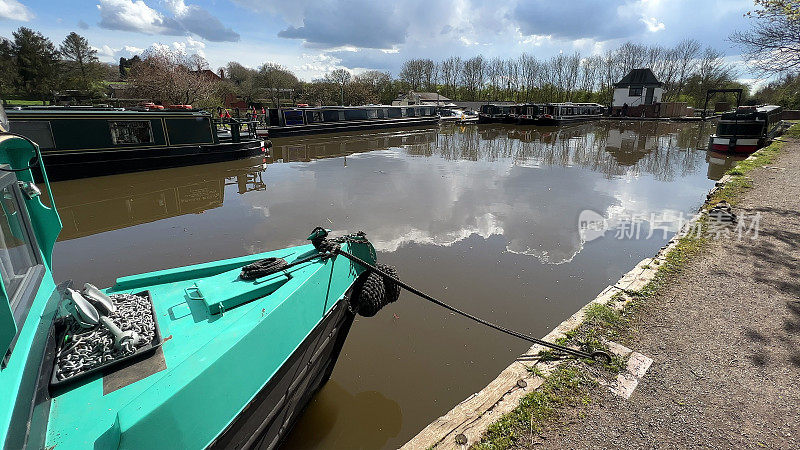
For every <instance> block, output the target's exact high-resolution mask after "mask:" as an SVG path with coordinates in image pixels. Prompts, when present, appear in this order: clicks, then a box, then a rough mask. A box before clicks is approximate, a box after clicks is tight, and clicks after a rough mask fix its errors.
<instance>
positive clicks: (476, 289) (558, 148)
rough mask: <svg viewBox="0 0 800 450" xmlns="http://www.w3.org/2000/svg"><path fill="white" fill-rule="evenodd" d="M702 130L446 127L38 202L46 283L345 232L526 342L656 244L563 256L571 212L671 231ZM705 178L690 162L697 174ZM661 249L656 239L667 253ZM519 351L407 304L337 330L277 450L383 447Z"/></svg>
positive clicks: (697, 179) (152, 175)
mask: <svg viewBox="0 0 800 450" xmlns="http://www.w3.org/2000/svg"><path fill="white" fill-rule="evenodd" d="M710 128H711V127H707V128H705V129H704V128H703V127H702V126H700V125H698V124H692V123H664V122H598V123H588V124H580V125H576V126H570V127H561V128H536V127H517V126H505V125H486V126H484V125H470V126H459V125H447V126H442V127H441V128H438V127H431V128H416V129H404V130H392V131H382V132H375V131H369V132H360V133H349V134H334V135H322V136H310V137H297V138H280V139H275V140H274V142H273V144H274V147H273V149H272V154H271V156H270V157H269V158H267V160H266V163H267V164H262V163H263V162H264V161H262V160H261V159H252V160H246V161H234V162H229V163H220V164H207V165H200V166H192V167H184V168H179V169H167V170H160V171H152V172H143V173H133V174H125V175H115V176H109V177H100V178H94V179H85V180H74V181H69V182H61V183H55V184H54V185H53V191H54V195H55V198H56V202H57V204H58V206H59V209H60V211H61V213H62V217H63V218H64V222H65V228H64V232H63V234H62V236H61V240H60V241H59V242H58V244H57V245H56V249H55V253H56V255H55V257H54V261H55V264H56V267H55V273H56V277H57V278H59V279H74V280H76V281H77V282H78V283H82V282H85V281H89V282H93V283H95V284H98V285H104V286H105V285H110V284H112V283H113V280H114V279H115V278H116V277H118V276H120V275H127V274H131V273H140V272H145V271H151V270H158V269H164V268H169V267H176V266H181V265H187V264H193V263H200V262H205V261H211V260H216V259H222V258H228V257H235V256H240V255H242V254H245V253H254V252H259V251H266V250H271V249H276V248H282V247H285V246H289V245H296V244H300V243H303V242H304V240H305V236H307V235H308V232H309V231H310V230H311V229H312V228H313V227H315V226H318V225H324V226H325V227H326V228H331V229H333V230H335V232H336V233H344V232H353V231H358V230H364V231H365V232H366V233H367V235H368V237H369V238H370V240H371V241H372V242H373V243H374V245H375V247H376V248H377V249H378V251H379V255H378V257H379V259H380V260H381V261H382V262H386V263H388V264H392V265H395V266H396V267H397V268H398V270H399V272H400V274H401V276H402V277H403V278H404V279H405V280H406V281H409V282H411V283H412V284H414V285H415V286H417V287H419V288H420V289H422V290H424V291H426V292H429V293H430V294H432V295H434V296H436V297H441V298H443V299H446V300H448V301H449V302H452V303H453V304H455V305H456V306H458V307H460V308H462V309H464V310H467V311H469V312H472V313H474V314H477V315H479V316H482V317H486V318H487V319H489V320H492V321H495V322H498V323H502V324H505V325H507V326H509V327H511V328H514V329H520V330H524V331H527V332H529V333H531V334H533V335H536V336H542V335H544V334H546V333H547V332H548V331H549V330H550V329H552V327H553V326H555V325H556V324H557V323H559V322H560V321H561V320H563V319H564V318H566V317H568V316H569V315H570V314H572V313H573V312H574V311H575V310H577V309H578V308H580V307H581V306H582V305H583V304H584V303H585V302H586V300H587V299H589V298H592V297H593V296H594V295H596V294H597V292H599V291H601V290H602V289H603V288H604V287H605V286H606V285H608V284H609V283H610V282H612V280H616V279H617V278H618V277H619V276H620V275H621V274H622V273H624V272H626V271H627V270H628V269H629V268H630V267H632V266H633V265H634V264H635V263H637V262H638V261H640V260H641V259H643V258H645V257H648V256H652V254H653V253H655V252H656V251H657V250H658V248H659V247H660V246H662V245H663V244H664V242H665V238H664V236H663V235H662V234H661V233H656V234H655V236H654V237H653V238H651V239H639V240H631V239H615V236H614V233H613V232H611V231H610V232H609V233H607V234H606V236H605V237H603V238H600V239H597V240H593V241H591V242H590V243H585V242H583V240H582V238H581V234H580V232H579V227H578V217H579V215H580V213H581V211H584V210H592V211H597V212H598V213H600V214H601V215H603V216H605V217H607V218H609V219H613V220H610V221H609V222H613V223H618V222H620V221H621V220H622V219H624V218H625V217H631V216H633V215H637V216H639V217H642V216H644V217H646V216H648V215H650V214H653V213H658V214H661V213H664V212H667V213H671V214H672V213H676V214H677V213H681V214H688V213H691V212H693V211H695V210H696V208H697V207H698V206H699V205H700V203H701V202H702V200H703V198H704V194H705V192H706V191H707V190H708V189H709V188H710V187H711V186H712V185H713V182H712V181H709V180H708V178H707V177H706V172H707V170H708V174H709V177H711V178H713V176H712V172H711V169H710V167H711V166H709V169H706V167H705V166H704V165H705V164H706V161H708V162H709V163H711V164H713V163H714V161H713V160H712V159H708V160H706V158H707V154H706V151H705V150H698V149H701V148H703V146H705V144H706V143H707V141H708V133H709V132H710ZM709 158H710V157H709ZM669 237H670V236H666V238H669ZM524 348H525V344H524V343H520V342H518V341H516V340H515V339H513V338H510V337H508V336H504V335H498V334H497V333H495V332H493V331H491V330H485V329H483V328H476V327H475V325H474V324H472V323H469V322H466V321H465V320H464V319H462V318H460V317H455V316H451V315H450V314H447V313H446V312H444V311H440V310H438V309H436V308H433V307H431V306H430V305H428V304H426V303H422V302H420V301H419V300H418V299H416V298H413V297H410V296H402V298H401V300H400V301H398V302H395V303H393V304H391V305H389V306H388V307H387V308H386V310H385V311H383V312H381V314H378V315H377V316H376V317H373V318H370V319H362V318H359V319H357V320H356V323H355V324H354V326H353V328H352V331H351V332H350V336H349V338H348V339H347V341H346V343H345V347H344V349H343V351H342V355H341V358H340V361H339V363H338V364H337V366H336V369H335V370H334V373H333V378H332V379H331V382H330V383H329V384H328V386H327V387H326V388H325V389H324V390H323V391H322V392H321V394H320V395H319V396H317V397H316V399H315V401H314V402H313V403H312V404H311V405H310V406H309V409H308V410H307V412H306V413H305V415H304V417H303V419H302V422H301V424H300V425H299V426H298V427H297V429H296V430H295V432H294V433H292V435H291V436H290V437H289V442H288V444H287V445H289V446H290V447H291V448H308V447H318V448H354V447H362V448H380V447H387V448H391V447H397V446H399V445H401V444H402V443H403V442H404V441H405V440H407V439H408V438H410V437H411V436H413V435H414V434H415V433H416V432H417V431H419V430H420V429H421V428H422V427H424V426H425V425H426V424H427V423H428V422H430V421H431V420H433V419H435V418H436V417H438V416H439V415H441V414H442V413H444V412H445V411H447V410H448V409H450V408H451V407H452V406H453V405H455V404H456V403H458V402H459V401H461V400H463V399H464V398H465V397H467V396H468V395H470V394H471V393H473V392H476V391H477V390H479V389H481V388H482V387H483V386H485V384H486V383H487V382H489V381H490V380H491V379H493V378H494V377H495V376H496V375H497V373H498V371H500V370H502V368H504V367H505V366H506V365H507V363H508V362H509V361H510V360H512V359H513V358H514V357H515V356H516V355H518V354H519V353H520V352H522V351H523V349H524Z"/></svg>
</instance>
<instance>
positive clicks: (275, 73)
mask: <svg viewBox="0 0 800 450" xmlns="http://www.w3.org/2000/svg"><path fill="white" fill-rule="evenodd" d="M256 80H257V85H258V87H259V88H261V89H263V91H264V92H266V94H267V95H268V96H269V97H270V98H271V99H272V103H273V104H274V105H275V107H276V108H279V107H280V101H281V98H287V94H288V98H290V99H291V100H292V101H294V98H295V93H294V91H295V88H296V87H297V84H298V82H299V80H298V79H297V77H296V76H295V74H293V73H292V72H291V71H290V70H289V69H287V68H286V67H284V66H282V65H280V64H276V63H272V62H266V63H264V64H262V65H261V67H259V68H258V77H257V78H256Z"/></svg>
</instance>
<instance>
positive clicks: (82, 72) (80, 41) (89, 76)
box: [59, 31, 99, 89]
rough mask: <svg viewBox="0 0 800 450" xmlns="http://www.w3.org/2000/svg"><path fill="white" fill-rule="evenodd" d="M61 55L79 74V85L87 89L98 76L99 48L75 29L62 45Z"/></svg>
mask: <svg viewBox="0 0 800 450" xmlns="http://www.w3.org/2000/svg"><path fill="white" fill-rule="evenodd" d="M59 50H60V52H61V56H62V57H63V58H64V59H65V60H67V62H68V63H70V64H68V67H70V66H72V67H70V68H71V69H74V70H75V71H76V72H77V73H78V75H79V80H80V83H79V87H80V88H81V89H87V88H88V87H89V85H90V84H91V81H94V80H93V79H95V78H97V75H99V73H98V72H99V71H98V70H97V69H98V66H97V63H98V62H99V61H98V59H97V50H95V49H93V48H92V47H91V46H90V45H89V41H87V40H86V38H84V37H83V36H81V35H79V34H78V33H75V32H74V31H73V32H72V33H70V34H69V35H67V37H66V38H64V42H62V43H61V47H60V49H59Z"/></svg>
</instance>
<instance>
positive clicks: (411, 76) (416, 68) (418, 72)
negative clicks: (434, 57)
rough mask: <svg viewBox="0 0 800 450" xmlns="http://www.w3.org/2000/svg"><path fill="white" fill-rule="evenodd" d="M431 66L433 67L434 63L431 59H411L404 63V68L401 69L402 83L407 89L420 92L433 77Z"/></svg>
mask: <svg viewBox="0 0 800 450" xmlns="http://www.w3.org/2000/svg"><path fill="white" fill-rule="evenodd" d="M431 66H433V61H431V60H429V59H409V60H407V61H405V62H404V63H403V68H402V69H400V75H399V78H400V81H401V82H403V83H405V85H406V88H407V89H409V90H412V91H419V90H420V89H421V88H422V87H423V86H424V85H425V84H426V81H427V80H428V78H429V77H430V76H431V75H432V67H431Z"/></svg>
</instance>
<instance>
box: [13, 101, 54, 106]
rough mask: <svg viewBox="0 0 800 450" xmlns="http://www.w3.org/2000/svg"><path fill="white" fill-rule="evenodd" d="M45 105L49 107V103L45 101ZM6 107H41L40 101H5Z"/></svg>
mask: <svg viewBox="0 0 800 450" xmlns="http://www.w3.org/2000/svg"><path fill="white" fill-rule="evenodd" d="M44 104H45V105H49V104H50V102H49V101H45V103H44ZM6 105H8V106H42V101H41V100H6Z"/></svg>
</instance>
